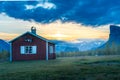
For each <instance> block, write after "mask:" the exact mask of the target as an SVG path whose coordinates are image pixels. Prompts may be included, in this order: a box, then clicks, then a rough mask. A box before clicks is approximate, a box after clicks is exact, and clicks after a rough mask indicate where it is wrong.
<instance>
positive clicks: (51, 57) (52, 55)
mask: <svg viewBox="0 0 120 80" xmlns="http://www.w3.org/2000/svg"><path fill="white" fill-rule="evenodd" d="M50 46H53V53H50ZM48 57H49V59H55V58H56V54H55V44H52V43H48Z"/></svg>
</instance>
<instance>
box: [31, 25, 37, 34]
mask: <svg viewBox="0 0 120 80" xmlns="http://www.w3.org/2000/svg"><path fill="white" fill-rule="evenodd" d="M31 33H33V34H36V28H35V27H34V26H32V27H31Z"/></svg>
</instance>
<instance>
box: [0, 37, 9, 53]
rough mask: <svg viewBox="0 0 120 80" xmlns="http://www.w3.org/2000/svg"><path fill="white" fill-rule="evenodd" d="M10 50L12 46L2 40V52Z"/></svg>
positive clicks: (0, 43)
mask: <svg viewBox="0 0 120 80" xmlns="http://www.w3.org/2000/svg"><path fill="white" fill-rule="evenodd" d="M4 50H5V51H8V52H9V50H10V44H9V43H8V42H7V41H4V40H2V39H0V52H2V51H4Z"/></svg>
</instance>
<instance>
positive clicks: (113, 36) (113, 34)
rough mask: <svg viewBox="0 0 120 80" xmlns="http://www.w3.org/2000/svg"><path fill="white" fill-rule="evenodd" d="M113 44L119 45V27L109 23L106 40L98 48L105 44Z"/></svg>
mask: <svg viewBox="0 0 120 80" xmlns="http://www.w3.org/2000/svg"><path fill="white" fill-rule="evenodd" d="M113 44H115V45H116V46H117V45H120V27H119V26H116V25H110V34H109V39H108V41H107V42H106V43H105V44H104V45H102V46H101V47H100V48H104V47H106V46H109V47H110V46H112V45H113Z"/></svg>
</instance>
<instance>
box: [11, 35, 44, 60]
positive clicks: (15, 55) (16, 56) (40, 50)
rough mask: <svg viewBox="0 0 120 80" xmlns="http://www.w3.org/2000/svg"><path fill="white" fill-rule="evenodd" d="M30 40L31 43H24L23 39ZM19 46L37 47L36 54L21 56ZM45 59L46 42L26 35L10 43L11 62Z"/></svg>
mask: <svg viewBox="0 0 120 80" xmlns="http://www.w3.org/2000/svg"><path fill="white" fill-rule="evenodd" d="M27 38H28V39H32V42H26V41H25V39H27ZM20 46H37V53H36V54H21V53H20ZM43 59H46V41H44V40H41V39H39V38H37V37H35V36H32V35H30V34H26V35H24V36H22V37H20V38H18V39H17V40H15V41H13V43H12V60H13V61H17V60H43Z"/></svg>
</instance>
